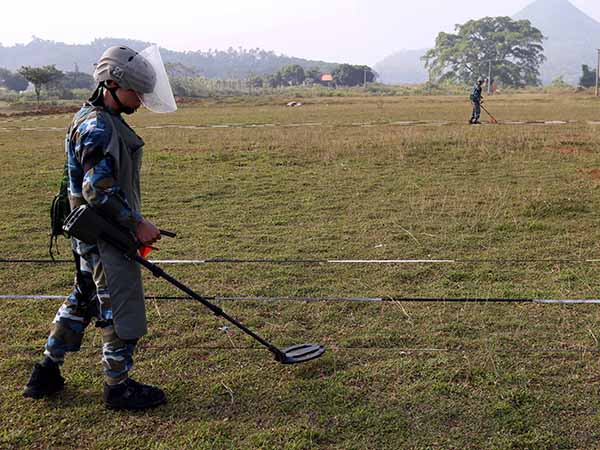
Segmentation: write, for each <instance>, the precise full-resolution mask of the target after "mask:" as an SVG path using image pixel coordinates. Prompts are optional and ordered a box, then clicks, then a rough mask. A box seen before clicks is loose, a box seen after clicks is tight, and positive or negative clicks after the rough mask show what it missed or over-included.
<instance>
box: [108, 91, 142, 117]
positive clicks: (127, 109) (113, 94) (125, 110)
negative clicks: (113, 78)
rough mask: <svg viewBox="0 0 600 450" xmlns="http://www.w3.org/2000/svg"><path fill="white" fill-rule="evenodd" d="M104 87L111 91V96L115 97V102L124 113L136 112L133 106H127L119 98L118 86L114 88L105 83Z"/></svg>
mask: <svg viewBox="0 0 600 450" xmlns="http://www.w3.org/2000/svg"><path fill="white" fill-rule="evenodd" d="M104 87H105V88H106V90H107V91H108V92H110V95H111V97H112V98H113V100H114V101H115V103H116V104H117V105H118V106H119V110H120V111H121V112H122V113H124V114H133V113H134V112H135V109H134V108H132V107H131V106H126V105H124V104H123V102H122V101H121V100H120V99H119V96H118V95H117V89H119V88H118V87H113V88H109V87H108V86H107V85H106V83H104Z"/></svg>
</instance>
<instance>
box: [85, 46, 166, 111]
mask: <svg viewBox="0 0 600 450" xmlns="http://www.w3.org/2000/svg"><path fill="white" fill-rule="evenodd" d="M94 80H95V81H96V82H97V83H104V82H106V81H109V80H112V81H114V82H115V83H117V84H118V85H119V87H121V88H123V89H132V90H134V91H135V92H137V93H138V95H139V96H140V99H141V101H142V103H143V105H144V106H145V107H146V108H148V109H149V110H151V111H154V112H173V111H175V110H176V109H177V104H176V103H175V98H174V97H173V91H172V90H171V85H170V83H169V78H168V76H167V72H166V70H165V66H164V64H163V62H162V58H161V57H160V53H159V51H158V47H157V46H156V45H152V46H150V47H148V48H147V49H145V50H144V51H142V52H140V53H138V52H136V51H135V50H132V49H131V48H129V47H125V46H120V45H117V46H114V47H110V48H109V49H107V50H106V51H105V52H104V53H103V54H102V56H101V57H100V60H99V61H98V64H96V69H95V70H94Z"/></svg>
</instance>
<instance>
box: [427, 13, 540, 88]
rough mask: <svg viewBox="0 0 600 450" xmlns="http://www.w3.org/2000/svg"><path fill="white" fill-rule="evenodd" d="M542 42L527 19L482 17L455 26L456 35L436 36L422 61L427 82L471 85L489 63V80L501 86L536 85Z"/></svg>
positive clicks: (538, 31)
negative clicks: (432, 45)
mask: <svg viewBox="0 0 600 450" xmlns="http://www.w3.org/2000/svg"><path fill="white" fill-rule="evenodd" d="M544 39H545V38H544V36H543V34H542V32H541V31H540V30H538V29H537V28H535V27H534V26H532V25H531V22H529V21H528V20H513V19H511V18H510V17H485V18H483V19H480V20H470V21H469V22H467V23H465V24H463V25H457V26H456V34H451V33H440V34H438V36H437V38H436V41H435V47H434V48H432V49H431V50H429V51H428V52H427V53H426V54H425V55H424V56H423V58H422V59H423V60H424V61H425V66H426V67H427V69H428V70H429V77H430V80H431V81H444V80H452V81H458V82H473V81H474V80H475V79H476V78H478V77H479V76H482V75H483V76H485V75H487V73H488V70H489V64H490V63H491V68H492V78H493V79H495V80H496V81H498V82H500V83H502V84H504V85H507V86H514V87H522V86H526V85H537V84H539V83H540V78H539V77H540V72H539V68H540V65H541V64H542V63H543V62H544V61H545V59H546V58H545V57H544V54H543V52H544V47H543V45H542V42H543V40H544Z"/></svg>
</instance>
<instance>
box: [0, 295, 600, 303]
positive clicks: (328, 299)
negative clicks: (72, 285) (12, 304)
mask: <svg viewBox="0 0 600 450" xmlns="http://www.w3.org/2000/svg"><path fill="white" fill-rule="evenodd" d="M203 298H204V299H206V300H215V301H223V302H257V303H259V302H263V303H271V302H300V303H509V304H510V303H512V304H516V303H533V304H541V305H551V304H562V305H599V304H600V299H543V298H540V299H535V298H466V297H462V298H447V297H437V298H436V297H394V296H389V297H320V298H315V297H226V296H206V297H204V296H203ZM66 299H67V296H66V295H36V294H3V295H0V300H63V301H64V300H66ZM145 299H146V300H154V301H187V300H193V299H192V298H191V297H183V296H152V295H149V296H146V297H145Z"/></svg>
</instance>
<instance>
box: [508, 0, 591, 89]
mask: <svg viewBox="0 0 600 450" xmlns="http://www.w3.org/2000/svg"><path fill="white" fill-rule="evenodd" d="M514 18H515V19H527V20H530V21H531V23H532V24H533V26H535V27H537V28H539V29H540V30H541V32H542V33H543V34H544V36H546V37H547V38H548V40H547V41H545V42H544V50H545V51H544V54H545V55H546V58H547V59H548V61H546V63H545V64H544V65H543V66H542V70H541V73H542V80H543V82H544V83H548V82H550V81H552V80H553V79H554V78H556V77H557V76H560V75H564V76H565V80H567V81H568V82H570V83H577V82H578V81H579V78H580V76H581V65H582V64H589V65H592V66H594V67H595V60H596V49H597V48H599V47H600V23H599V22H597V21H596V20H594V19H592V18H591V17H589V16H587V15H586V14H585V13H583V12H582V11H580V10H579V9H577V8H576V7H575V6H573V5H572V4H571V3H570V2H569V1H568V0H536V1H535V2H533V3H532V4H530V5H529V6H527V7H526V8H525V9H523V10H522V11H521V12H519V13H518V14H516V15H515V16H514Z"/></svg>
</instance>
